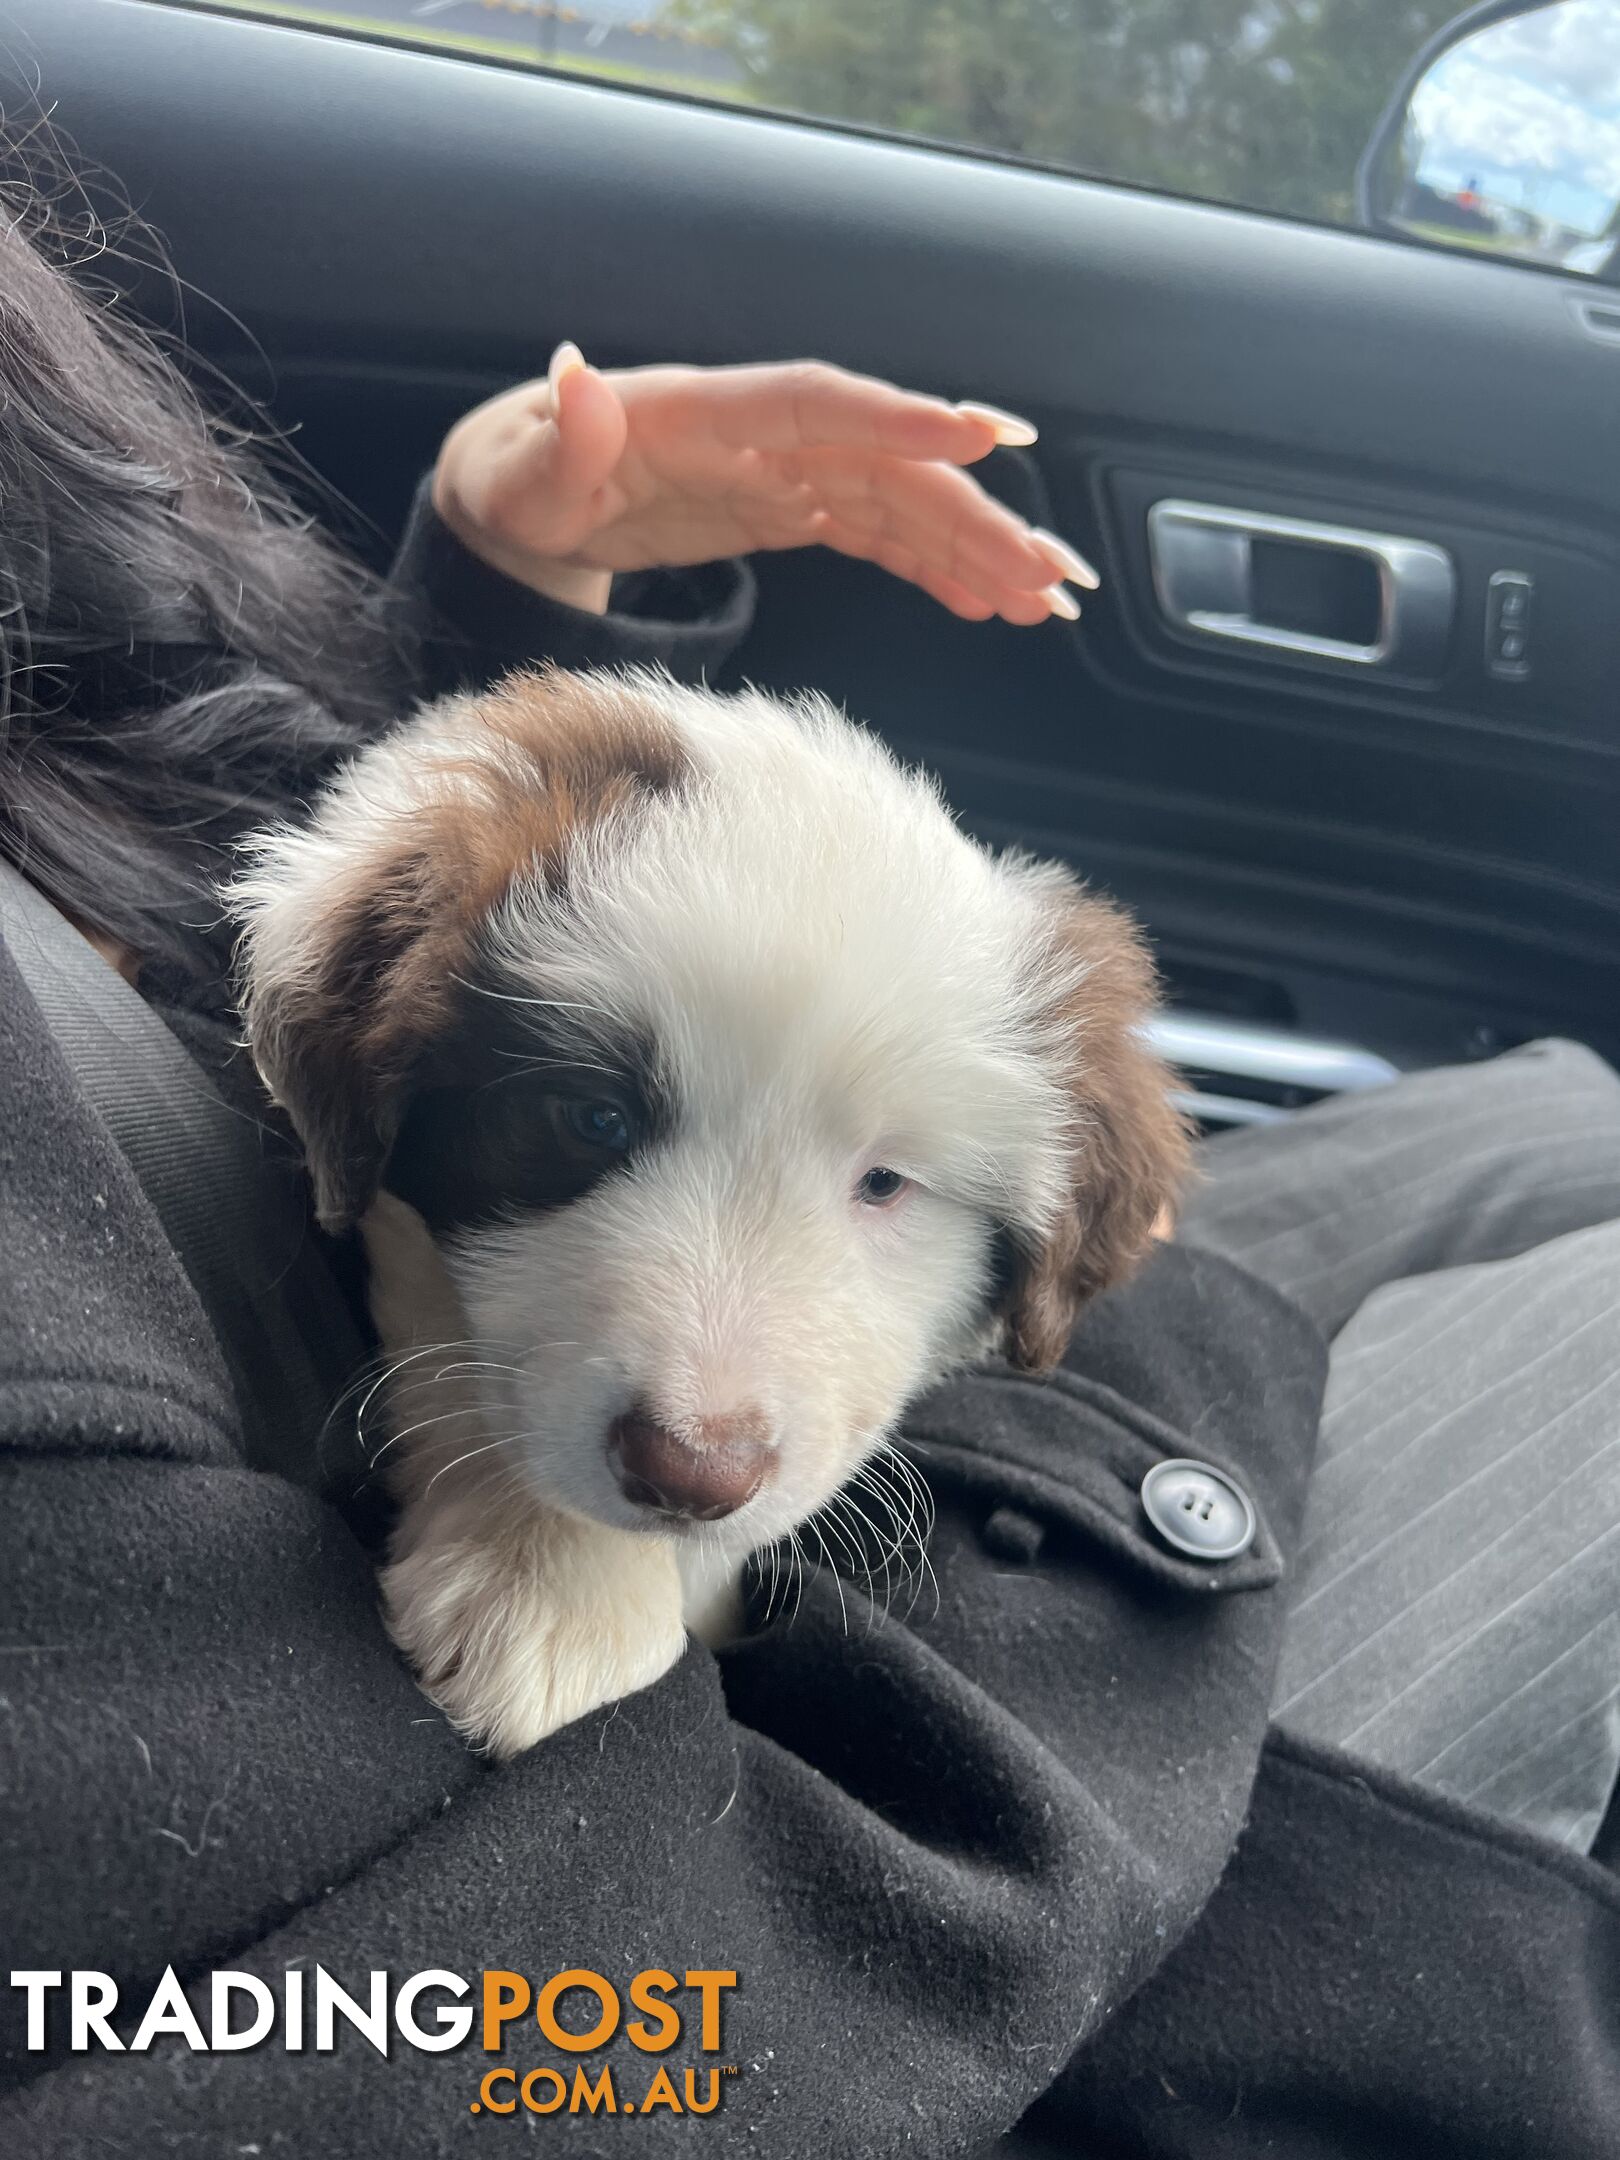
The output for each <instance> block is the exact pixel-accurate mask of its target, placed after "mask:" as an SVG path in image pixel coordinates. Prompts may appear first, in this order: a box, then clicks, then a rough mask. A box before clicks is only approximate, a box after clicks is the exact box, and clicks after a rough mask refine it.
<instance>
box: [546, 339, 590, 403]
mask: <svg viewBox="0 0 1620 2160" xmlns="http://www.w3.org/2000/svg"><path fill="white" fill-rule="evenodd" d="M584 365H585V355H584V354H583V353H582V352H581V351H580V349H579V347H578V346H577V345H576V344H575V343H574V341H573V339H572V338H564V340H563V342H562V343H561V344H560V345H559V346H558V347H557V350H556V351H555V352H554V353H553V354H552V356H551V365H550V367H548V368H547V369H546V380H547V382H548V383H550V385H551V391H552V395H553V396H554V397H555V395H556V394H557V391H558V390H559V388H560V387H561V385H562V379H563V377H564V376H565V375H572V374H573V373H574V371H575V369H576V368H582V367H583V366H584Z"/></svg>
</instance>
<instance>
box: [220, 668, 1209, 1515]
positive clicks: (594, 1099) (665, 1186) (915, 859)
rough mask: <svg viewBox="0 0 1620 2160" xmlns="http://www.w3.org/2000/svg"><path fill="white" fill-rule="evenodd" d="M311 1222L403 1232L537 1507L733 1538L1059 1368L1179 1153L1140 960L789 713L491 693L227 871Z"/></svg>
mask: <svg viewBox="0 0 1620 2160" xmlns="http://www.w3.org/2000/svg"><path fill="white" fill-rule="evenodd" d="M235 899H236V903H237V905H238V907H239V909H240V911H241V913H242V916H243V919H244V922H245V925H246V932H245V937H244V947H243V951H244V972H245V985H244V987H245V993H246V1009H247V1013H248V1019H249V1025H250V1030H251V1034H252V1039H253V1043H254V1048H255V1052H256V1055H257V1056H258V1059H259V1062H260V1066H261V1069H262V1070H263V1071H264V1073H265V1075H266V1078H267V1079H268V1081H269V1082H270V1084H271V1086H272V1087H273V1088H274V1090H275V1092H276V1093H277V1095H278V1096H279V1097H280V1099H281V1100H282V1101H283V1102H284V1103H285V1104H286V1105H287V1106H288V1108H289V1110H290V1112H291V1114H292V1115H293V1117H294V1120H295V1122H296V1123H297V1124H298V1126H299V1129H300V1132H301V1134H302V1137H303V1139H304V1142H305V1146H306V1149H307V1151H308V1154H309V1158H310V1162H311V1167H312V1171H313V1174H314V1177H315V1182H316V1190H317V1198H318V1203H319V1207H320V1210H321V1213H322V1215H323V1218H324V1219H325V1220H326V1221H328V1222H329V1223H332V1224H339V1223H343V1222H347V1221H351V1220H353V1219H354V1218H355V1217H356V1216H357V1215H358V1214H359V1213H361V1212H363V1210H364V1208H365V1207H366V1205H367V1204H368V1202H369V1200H370V1198H371V1197H372V1195H373V1193H374V1192H375V1191H376V1190H377V1188H378V1186H379V1185H386V1186H387V1187H388V1188H389V1189H391V1190H392V1191H394V1192H395V1193H397V1194H398V1195H399V1196H400V1197H401V1198H403V1199H405V1200H407V1201H409V1202H410V1203H411V1204H412V1205H413V1206H414V1207H416V1208H417V1209H418V1210H419V1211H420V1213H421V1214H422V1216H423V1217H424V1219H425V1220H426V1221H427V1223H428V1225H429V1227H430V1228H431V1230H432V1232H433V1234H434V1237H435V1240H436V1241H437V1243H438V1244H439V1246H440V1249H441V1251H442V1252H443V1254H444V1256H445V1258H446V1261H447V1263H448V1265H449V1267H450V1270H451V1272H452V1274H453V1276H454V1279H455V1281H456V1284H457V1287H458V1289H459V1292H460V1296H461V1300H462V1303H463V1305H464V1307H465V1310H466V1313H467V1317H468V1322H469V1329H470V1334H471V1336H472V1337H473V1338H474V1339H475V1340H479V1341H482V1342H486V1343H489V1344H491V1345H495V1346H498V1347H497V1348H496V1349H495V1351H494V1352H493V1354H492V1357H491V1364H492V1365H494V1364H500V1365H502V1366H504V1367H505V1368H506V1369H505V1370H503V1371H501V1372H499V1373H495V1372H492V1373H491V1375H490V1377H489V1381H488V1386H489V1389H490V1394H491V1402H490V1411H491V1418H492V1420H493V1421H494V1423H495V1426H496V1429H497V1430H499V1431H500V1432H502V1433H505V1434H509V1435H511V1436H512V1437H511V1439H510V1441H509V1444H508V1452H509V1454H510V1455H511V1457H512V1459H513V1461H514V1462H515V1464H516V1465H517V1466H518V1468H519V1469H520V1472H521V1475H522V1476H523V1477H524V1479H525V1480H526V1481H527V1482H528V1483H529V1485H530V1486H531V1487H532V1489H533V1491H534V1492H535V1493H536V1494H537V1495H538V1496H540V1497H542V1498H543V1499H545V1500H547V1501H549V1502H551V1503H553V1504H555V1505H558V1506H561V1507H564V1508H567V1509H570V1510H572V1511H574V1512H575V1513H579V1514H584V1515H587V1516H591V1517H594V1518H596V1519H598V1520H600V1521H603V1522H606V1523H609V1524H614V1525H617V1526H620V1527H625V1528H649V1529H656V1530H659V1531H662V1532H666V1533H667V1532H670V1531H672V1530H675V1531H684V1530H688V1529H690V1527H691V1526H693V1525H695V1524H702V1525H704V1526H705V1534H706V1535H707V1536H709V1537H710V1538H713V1539H716V1540H718V1541H720V1542H721V1543H722V1544H725V1545H734V1546H735V1548H736V1549H737V1550H738V1551H742V1550H746V1549H751V1548H753V1547H756V1546H758V1545H760V1544H762V1543H765V1542H768V1541H769V1540H771V1539H773V1538H775V1537H778V1536H780V1535H782V1534H784V1533H785V1532H786V1531H788V1530H789V1529H791V1528H793V1527H794V1526H796V1525H797V1524H798V1523H799V1522H801V1521H802V1520H803V1519H804V1518H805V1517H806V1516H807V1515H809V1514H810V1513H811V1512H813V1510H814V1509H815V1508H816V1507H817V1506H818V1505H820V1504H821V1503H822V1502H823V1501H824V1500H826V1499H827V1498H828V1497H829V1496H830V1495H831V1494H832V1493H833V1492H834V1491H835V1490H836V1489H837V1488H838V1487H839V1486H840V1485H842V1484H843V1483H844V1482H845V1481H846V1479H847V1478H848V1477H849V1476H850V1475H851V1473H852V1472H853V1471H854V1470H855V1469H856V1468H857V1467H858V1465H859V1463H860V1462H861V1460H862V1459H863V1457H864V1456H865V1455H866V1454H867V1452H868V1451H869V1450H870V1449H871V1447H872V1446H873V1445H874V1444H875V1442H876V1441H877V1440H878V1439H879V1438H880V1437H881V1436H882V1434H883V1433H884V1432H885V1431H886V1430H887V1429H888V1428H889V1427H890V1426H891V1425H892V1424H893V1423H894V1421H895V1419H896V1418H897V1417H898V1415H899V1413H900V1411H901V1409H902V1407H903V1406H904V1404H905V1402H906V1400H907V1399H908V1397H910V1396H911V1395H912V1394H914V1393H915V1392H916V1391H917V1390H918V1389H919V1388H920V1387H921V1386H923V1385H924V1384H925V1383H926V1382H928V1381H929V1380H930V1379H932V1378H933V1377H935V1376H936V1375H937V1374H938V1373H939V1372H940V1371H941V1370H942V1369H944V1368H945V1367H946V1366H948V1365H950V1364H951V1363H953V1362H956V1361H958V1360H960V1359H963V1358H965V1357H967V1356H970V1355H972V1354H974V1353H975V1352H977V1351H978V1350H981V1349H984V1348H989V1347H992V1346H994V1345H996V1344H997V1343H999V1344H1000V1345H1001V1346H1002V1347H1004V1348H1005V1349H1006V1350H1007V1352H1008V1354H1009V1355H1010V1356H1011V1357H1012V1358H1013V1359H1014V1360H1015V1361H1016V1362H1018V1363H1020V1364H1022V1365H1024V1366H1026V1367H1028V1368H1036V1369H1038V1368H1041V1367H1044V1366H1047V1365H1050V1364H1051V1363H1053V1362H1055V1360H1056V1358H1057V1357H1058V1356H1059V1354H1060V1353H1061V1350H1062V1347H1063V1345H1064V1343H1065V1341H1066V1340H1067V1336H1068V1332H1069V1328H1070V1326H1071V1324H1072V1320H1073V1317H1074V1312H1075V1309H1076V1307H1077V1305H1078V1304H1079V1302H1080V1301H1081V1299H1083V1298H1084V1297H1085V1296H1086V1295H1088V1294H1089V1293H1090V1292H1091V1291H1092V1290H1094V1289H1096V1288H1099V1287H1100V1286H1101V1285H1102V1284H1104V1283H1105V1282H1107V1281H1110V1280H1112V1279H1114V1278H1115V1277H1116V1276H1118V1275H1119V1274H1121V1273H1123V1272H1124V1271H1125V1270H1126V1269H1127V1268H1128V1267H1129V1266H1130V1265H1131V1264H1132V1263H1133V1262H1134V1261H1135V1259H1136V1258H1137V1257H1138V1256H1139V1255H1140V1253H1141V1251H1142V1250H1143V1249H1144V1248H1145V1246H1146V1243H1147V1241H1148V1238H1149V1235H1150V1232H1151V1226H1152V1224H1153V1221H1154V1218H1155V1216H1156V1215H1157V1213H1158V1211H1159V1209H1160V1207H1161V1206H1162V1205H1163V1203H1164V1202H1165V1201H1166V1199H1167V1198H1168V1197H1169V1196H1170V1193H1171V1191H1172V1189H1173V1186H1174V1183H1175V1179H1176V1177H1177V1174H1178V1172H1179V1170H1180V1167H1181V1164H1182V1158H1183V1151H1184V1142H1183V1138H1182V1134H1181V1131H1180V1128H1179V1126H1178V1124H1177V1122H1176V1120H1175V1118H1174V1116H1173V1114H1172V1113H1171V1112H1170V1110H1169V1109H1168V1107H1167V1105H1166V1102H1165V1096H1164V1080H1163V1075H1162V1073H1161V1071H1160V1070H1159V1068H1158V1067H1157V1066H1156V1065H1155V1064H1154V1062H1153V1061H1152V1059H1151V1058H1150V1057H1149V1056H1148V1055H1147V1053H1146V1052H1145V1051H1144V1050H1143V1048H1142V1046H1141V1043H1140V1040H1139V1036H1138V1033H1137V1029H1138V1026H1139V1023H1140V1022H1141V1020H1142V1019H1143V1018H1144V1017H1145V1014H1146V1011H1147V1008H1148V1004H1149V1001H1150V996H1151V975H1150V970H1149V968H1148V965H1147V962H1146V960H1145V958H1144V956H1143V953H1142V950H1141V948H1140V945H1139V943H1138V942H1137V940H1136V938H1135V936H1134V934H1133V933H1132V932H1131V931H1130V930H1129V928H1128V927H1127V926H1126V924H1125V923H1124V922H1123V920H1122V919H1121V918H1120V917H1119V916H1118V915H1117V914H1116V913H1115V912H1114V911H1113V910H1112V909H1111V908H1109V907H1108V906H1107V905H1106V904H1104V903H1101V902H1098V901H1096V900H1093V899H1090V898H1088V897H1086V896H1085V895H1083V894H1082V893H1081V892H1080V891H1079V890H1078V889H1077V888H1076V887H1075V886H1074V885H1073V883H1072V882H1071V881H1070V880H1069V879H1068V878H1067V877H1066V876H1065V875H1064V874H1063V873H1062V872H1060V871H1056V870H1054V869H1051V868H1047V867H1041V866H1037V865H1032V864H1027V863H1022V862H1017V861H997V860H995V859H994V858H992V857H991V856H990V855H989V854H987V853H986V852H985V851H984V850H983V849H981V848H979V847H977V846H976V845H974V844H973V843H972V842H970V841H969V840H967V839H966V838H965V837H964V836H963V835H962V834H961V833H960V832H958V831H957V829H956V828H955V827H954V825H953V824H952V823H951V821H950V819H949V818H948V816H947V815H946V813H945V812H944V810H943V809H942V807H941V805H940V804H939V802H938V799H937V797H936V796H935V794H934V793H933V791H932V790H931V789H930V788H929V787H928V786H927V785H926V784H925V783H923V782H922V781H921V780H919V779H918V778H916V777H915V776H913V775H909V774H906V773H903V772H902V771H901V770H900V769H899V768H897V767H896V765H895V764H894V762H893V761H892V759H891V758H890V757H889V756H888V754H887V753H886V752H885V751H884V750H883V749H882V748H881V747H880V746H879V745H878V744H876V743H875V742H874V741H873V740H872V739H871V738H870V737H868V736H866V735H864V734H862V733H860V732H859V731H857V730H856V729H854V728H852V727H850V726H849V725H848V724H847V723H845V722H844V721H842V720H840V719H839V718H838V717H837V716H835V715H834V714H832V713H831V712H830V711H827V710H826V709H824V708H821V707H818V706H806V707H802V708H797V709H789V708H786V707H783V706H781V705H779V704H776V703H774V702H772V701H770V700H767V699H764V698H761V697H758V696H748V697H744V698H739V699H735V700H721V699H718V698H715V697H712V696H709V695H707V694H700V693H695V692H686V691H681V690H678V689H676V688H675V687H674V686H672V685H671V684H669V683H667V682H664V681H661V680H658V679H654V678H634V679H630V680H621V679H617V678H606V677H595V678H591V677H565V676H557V675H553V676H545V677H536V676H524V677H518V678H514V679H513V680H511V681H510V682H508V683H507V684H506V685H504V686H503V687H502V688H501V689H499V690H497V691H496V692H494V693H492V694H491V695H489V696H488V697H485V698H483V699H479V700H454V701H450V702H448V703H446V704H443V705H440V706H438V707H435V708H433V709H432V710H430V711H429V712H427V713H425V714H424V715H422V716H421V717H420V718H419V719H418V720H417V721H415V722H414V723H412V725H411V726H409V727H407V728H406V729H404V730H402V731H401V732H400V733H399V734H398V735H396V736H395V737H393V738H391V739H390V740H389V741H388V742H387V743H385V744H383V745H380V746H379V747H378V748H377V749H375V750H374V751H372V752H371V753H369V754H368V755H367V756H366V757H364V758H363V759H361V760H360V761H359V763H358V764H357V765H356V766H355V767H353V768H352V769H351V771H350V772H349V773H348V774H347V775H346V776H345V777H344V778H343V779H342V780H341V781H340V782H339V783H338V784H337V785H336V786H335V787H334V788H333V789H332V791H331V792H330V793H329V795H328V797H327V798H326V800H325V801H324V802H323V803H322V805H321V806H320V808H319V811H318V813H317V816H316V818H315V820H314V822H313V824H312V825H310V826H308V827H305V828H302V829H299V830H296V831H295V830H290V829H289V830H286V831H283V832H280V833H278V834H275V835H272V836H270V838H269V839H268V840H267V841H266V842H265V843H264V844H263V845H262V847H261V849H260V851H259V855H258V859H257V863H256V866H255V868H254V869H253V870H252V871H251V872H250V873H249V874H248V876H247V877H245V878H244V879H243V880H242V881H241V883H240V885H239V886H238V888H237V891H236V894H235Z"/></svg>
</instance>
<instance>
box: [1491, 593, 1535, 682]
mask: <svg viewBox="0 0 1620 2160" xmlns="http://www.w3.org/2000/svg"><path fill="white" fill-rule="evenodd" d="M1535 589H1536V588H1535V580H1534V578H1532V577H1531V576H1530V574H1529V572H1528V571H1525V570H1498V571H1497V572H1496V574H1495V575H1494V576H1493V577H1492V579H1491V582H1490V585H1489V587H1488V588H1487V590H1486V595H1485V665H1486V667H1487V669H1488V670H1489V671H1490V673H1491V674H1493V675H1500V676H1506V677H1508V678H1509V679H1510V680H1511V679H1515V678H1518V677H1521V676H1525V675H1528V674H1529V672H1530V603H1531V601H1532V599H1533V598H1534V595H1535Z"/></svg>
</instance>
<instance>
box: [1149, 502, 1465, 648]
mask: <svg viewBox="0 0 1620 2160" xmlns="http://www.w3.org/2000/svg"><path fill="white" fill-rule="evenodd" d="M1257 540H1273V541H1281V542H1283V543H1284V544H1286V545H1288V546H1292V547H1300V548H1322V549H1328V550H1332V551H1335V552H1338V553H1340V554H1347V555H1357V556H1361V557H1363V558H1364V559H1366V560H1367V561H1370V562H1371V564H1372V566H1373V568H1374V570H1375V571H1376V573H1377V577H1378V595H1379V601H1378V627H1377V632H1376V635H1375V636H1374V637H1373V638H1372V640H1371V642H1370V643H1361V642H1359V641H1356V640H1353V639H1349V638H1336V637H1322V636H1318V635H1316V634H1315V633H1313V632H1309V631H1304V630H1295V629H1289V628H1287V627H1286V626H1284V625H1283V624H1280V623H1268V622H1265V621H1262V620H1260V619H1259V618H1257V616H1256V615H1255V612H1254V560H1253V557H1254V543H1255V541H1257ZM1148 553H1149V555H1150V557H1151V559H1152V564H1153V584H1154V590H1155V591H1156V592H1157V594H1158V596H1159V605H1160V607H1161V608H1162V609H1163V610H1164V613H1165V615H1166V617H1167V618H1168V620H1169V621H1170V622H1171V623H1173V624H1174V625H1175V627H1176V628H1177V629H1179V630H1190V631H1193V632H1194V633H1196V635H1198V636H1199V637H1206V638H1223V639H1228V640H1231V641H1233V642H1235V643H1237V644H1240V645H1253V646H1258V647H1261V648H1264V649H1265V650H1267V651H1269V652H1273V653H1275V654H1276V655H1277V656H1278V658H1280V659H1304V660H1331V661H1337V662H1340V663H1341V664H1343V665H1344V666H1347V667H1365V668H1372V667H1375V668H1384V669H1387V670H1388V671H1389V672H1390V673H1391V674H1392V675H1417V676H1434V675H1438V674H1439V673H1440V670H1441V668H1442V666H1443V665H1444V662H1445V657H1446V647H1447V645H1448V643H1449V642H1450V637H1451V624H1452V617H1453V615H1454V613H1455V610H1456V600H1457V573H1456V569H1455V567H1454V565H1453V563H1452V560H1451V557H1450V556H1449V555H1448V554H1447V553H1446V550H1445V549H1444V548H1443V547H1436V546H1435V545H1434V543H1433V542H1432V541H1429V540H1408V539H1403V538H1401V537H1399V536H1397V535H1396V534H1393V533H1379V532H1361V531H1358V530H1356V529H1355V528H1354V527H1352V526H1349V525H1318V524H1313V523H1312V522H1311V521H1310V520H1309V519H1306V518H1289V517H1272V516H1270V515H1269V514H1268V513H1267V512H1265V511H1260V510H1229V509H1227V508H1225V507H1224V506H1223V505H1222V504H1219V503H1199V502H1181V501H1165V502H1156V503H1155V504H1154V505H1153V507H1152V508H1151V509H1150V510H1149V512H1148Z"/></svg>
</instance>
